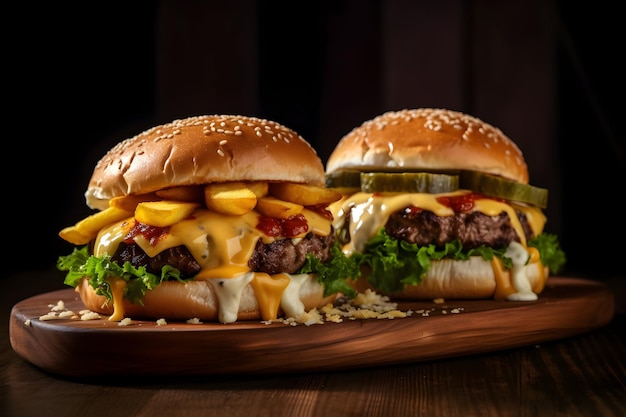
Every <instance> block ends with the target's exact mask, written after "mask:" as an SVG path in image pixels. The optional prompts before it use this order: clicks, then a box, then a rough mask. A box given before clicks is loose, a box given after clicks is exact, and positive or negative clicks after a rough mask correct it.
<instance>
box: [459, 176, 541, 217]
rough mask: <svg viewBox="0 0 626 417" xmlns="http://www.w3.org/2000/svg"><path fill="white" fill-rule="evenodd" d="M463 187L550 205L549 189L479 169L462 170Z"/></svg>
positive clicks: (526, 201)
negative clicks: (479, 170)
mask: <svg viewBox="0 0 626 417" xmlns="http://www.w3.org/2000/svg"><path fill="white" fill-rule="evenodd" d="M459 181H460V186H461V188H464V189H468V190H472V191H476V192H478V193H482V194H485V195H488V196H490V197H498V198H503V199H505V200H512V201H521V202H523V203H528V204H532V205H534V206H537V207H541V208H546V207H548V190H546V189H545V188H539V187H534V186H532V185H528V184H521V183H519V182H515V181H512V180H508V179H506V178H501V177H497V176H495V175H491V174H485V173H482V172H477V171H461V173H460V178H459Z"/></svg>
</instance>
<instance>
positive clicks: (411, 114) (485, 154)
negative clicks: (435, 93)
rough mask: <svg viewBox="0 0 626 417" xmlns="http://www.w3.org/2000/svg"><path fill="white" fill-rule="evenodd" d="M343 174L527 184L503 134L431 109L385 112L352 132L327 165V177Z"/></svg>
mask: <svg viewBox="0 0 626 417" xmlns="http://www.w3.org/2000/svg"><path fill="white" fill-rule="evenodd" d="M345 169H356V170H359V171H368V170H369V171H412V170H416V171H423V170H429V171H430V170H432V171H446V170H473V171H480V172H485V173H489V174H494V175H499V176H502V177H504V178H508V179H511V180H514V181H517V182H520V183H523V184H528V167H527V166H526V162H525V161H524V157H523V155H522V152H521V151H520V149H519V148H518V147H517V145H516V144H515V143H514V142H513V141H511V139H509V138H508V137H507V136H506V135H504V133H502V131H501V130H500V129H498V128H496V127H494V126H491V125H490V124H488V123H485V122H483V121H482V120H480V119H477V118H475V117H472V116H469V115H467V114H464V113H460V112H456V111H451V110H443V109H431V108H422V109H413V110H401V111H395V112H387V113H384V114H382V115H380V116H378V117H376V118H374V119H372V120H368V121H366V122H364V123H363V124H362V125H361V126H359V127H356V128H354V129H353V130H352V131H351V132H350V133H348V134H347V135H346V136H344V137H343V138H342V139H341V140H340V141H339V143H338V144H337V146H336V148H335V149H334V151H333V153H332V154H331V156H330V157H329V159H328V162H327V164H326V172H327V173H328V174H330V173H333V172H335V171H340V170H345Z"/></svg>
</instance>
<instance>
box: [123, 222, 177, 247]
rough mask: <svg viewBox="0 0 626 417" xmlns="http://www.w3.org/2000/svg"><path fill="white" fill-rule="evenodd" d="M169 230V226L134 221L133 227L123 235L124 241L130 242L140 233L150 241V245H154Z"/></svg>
mask: <svg viewBox="0 0 626 417" xmlns="http://www.w3.org/2000/svg"><path fill="white" fill-rule="evenodd" d="M169 230H170V228H169V227H156V226H150V225H147V224H145V223H141V222H138V221H135V224H134V225H133V228H132V229H130V231H129V232H128V234H126V236H124V243H126V244H131V243H133V239H134V238H135V237H136V236H139V235H141V236H143V237H144V238H145V239H146V240H147V241H148V242H150V246H156V245H157V243H159V241H160V240H161V239H163V238H164V237H165V236H167V233H168V232H169Z"/></svg>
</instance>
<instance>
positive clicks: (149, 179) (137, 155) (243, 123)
mask: <svg viewBox="0 0 626 417" xmlns="http://www.w3.org/2000/svg"><path fill="white" fill-rule="evenodd" d="M222 181H290V182H299V183H307V184H311V185H318V186H319V185H322V186H323V185H324V166H323V163H322V161H321V160H320V158H319V156H318V155H317V153H316V151H315V150H314V149H313V148H312V147H311V145H310V144H309V143H308V142H307V141H306V140H305V139H303V138H302V137H301V136H300V135H299V134H298V133H296V132H295V131H293V130H291V129H289V128H287V127H285V126H283V125H281V124H279V123H276V122H273V121H270V120H265V119H259V118H255V117H245V116H233V115H211V116H196V117H189V118H187V119H181V120H174V121H173V122H171V123H167V124H164V125H160V126H155V127H153V128H151V129H148V130H146V131H145V132H143V133H140V134H138V135H136V136H134V137H132V138H129V139H126V140H124V141H122V142H120V143H118V144H117V145H115V146H114V147H113V148H112V149H111V150H109V151H108V152H107V154H106V155H105V156H104V157H103V158H102V159H101V160H100V161H99V162H98V163H97V164H96V167H95V169H94V171H93V174H92V176H91V179H90V181H89V185H88V187H87V191H86V192H85V200H86V203H87V205H88V206H89V207H91V208H97V209H100V210H102V209H105V208H106V207H108V201H109V200H110V199H111V198H113V197H117V196H122V195H128V194H144V193H149V192H153V191H158V190H161V189H164V188H170V187H174V186H182V185H199V184H207V183H212V182H222Z"/></svg>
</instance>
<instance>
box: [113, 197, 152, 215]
mask: <svg viewBox="0 0 626 417" xmlns="http://www.w3.org/2000/svg"><path fill="white" fill-rule="evenodd" d="M158 200H161V198H160V197H159V196H158V195H156V193H148V194H139V195H122V196H119V197H113V198H112V199H110V200H109V207H116V208H118V209H122V210H126V211H130V212H131V213H132V212H134V211H135V209H136V208H137V204H139V203H143V202H145V201H158Z"/></svg>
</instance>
